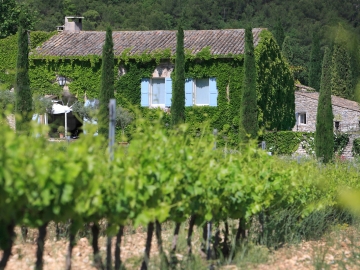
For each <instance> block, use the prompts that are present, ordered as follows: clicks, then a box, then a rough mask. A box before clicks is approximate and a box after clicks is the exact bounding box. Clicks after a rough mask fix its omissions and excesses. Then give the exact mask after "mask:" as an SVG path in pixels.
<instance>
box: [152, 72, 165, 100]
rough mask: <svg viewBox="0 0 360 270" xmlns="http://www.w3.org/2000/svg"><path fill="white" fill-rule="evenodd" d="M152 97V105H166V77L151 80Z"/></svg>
mask: <svg viewBox="0 0 360 270" xmlns="http://www.w3.org/2000/svg"><path fill="white" fill-rule="evenodd" d="M150 97H151V102H150V105H153V106H161V105H162V106H165V78H164V79H161V78H160V79H152V80H151V84H150Z"/></svg>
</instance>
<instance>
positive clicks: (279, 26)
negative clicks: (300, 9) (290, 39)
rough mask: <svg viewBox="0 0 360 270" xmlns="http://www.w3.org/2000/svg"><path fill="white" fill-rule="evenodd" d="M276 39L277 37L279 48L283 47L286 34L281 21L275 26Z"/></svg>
mask: <svg viewBox="0 0 360 270" xmlns="http://www.w3.org/2000/svg"><path fill="white" fill-rule="evenodd" d="M274 37H275V39H276V42H277V44H278V45H279V47H281V46H282V44H283V43H284V39H285V32H284V28H283V27H282V24H281V22H280V20H278V21H277V23H276V25H275V28H274Z"/></svg>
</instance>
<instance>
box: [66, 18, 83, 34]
mask: <svg viewBox="0 0 360 270" xmlns="http://www.w3.org/2000/svg"><path fill="white" fill-rule="evenodd" d="M83 19H84V17H65V25H64V31H65V32H69V33H78V32H80V31H81V30H82V20H83Z"/></svg>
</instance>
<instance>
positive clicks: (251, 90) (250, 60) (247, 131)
mask: <svg viewBox="0 0 360 270" xmlns="http://www.w3.org/2000/svg"><path fill="white" fill-rule="evenodd" d="M256 77H257V74H256V65H255V54H254V43H253V35H252V29H251V27H247V28H246V30H245V53H244V83H243V92H242V98H241V104H240V139H241V140H242V141H246V140H247V139H248V136H250V138H253V139H254V138H256V137H257V132H258V111H257V96H256Z"/></svg>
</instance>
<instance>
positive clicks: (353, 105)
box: [295, 91, 360, 112]
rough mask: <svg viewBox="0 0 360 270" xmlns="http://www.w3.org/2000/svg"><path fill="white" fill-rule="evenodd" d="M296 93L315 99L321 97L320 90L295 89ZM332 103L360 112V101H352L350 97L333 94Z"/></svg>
mask: <svg viewBox="0 0 360 270" xmlns="http://www.w3.org/2000/svg"><path fill="white" fill-rule="evenodd" d="M295 95H301V96H305V97H309V98H312V99H315V100H318V99H319V92H305V91H295ZM331 103H332V105H333V106H338V107H342V108H345V109H349V110H353V111H358V112H360V106H359V103H357V102H356V101H352V100H349V99H345V98H341V97H337V96H333V95H332V96H331Z"/></svg>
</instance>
